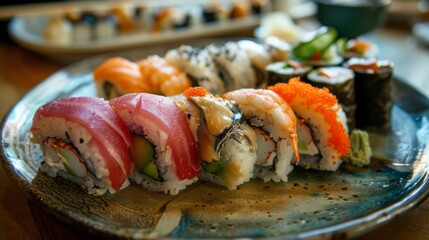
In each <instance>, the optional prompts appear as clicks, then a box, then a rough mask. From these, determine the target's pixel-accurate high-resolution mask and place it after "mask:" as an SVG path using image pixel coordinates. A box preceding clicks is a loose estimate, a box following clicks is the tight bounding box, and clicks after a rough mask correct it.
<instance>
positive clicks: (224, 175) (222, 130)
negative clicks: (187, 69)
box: [180, 87, 256, 190]
mask: <svg viewBox="0 0 429 240" xmlns="http://www.w3.org/2000/svg"><path fill="white" fill-rule="evenodd" d="M184 96H185V97H186V99H187V101H188V102H190V103H192V104H193V105H195V106H196V107H197V108H198V109H199V112H200V113H199V116H201V118H200V121H199V125H198V128H197V137H198V146H199V153H200V154H199V155H200V159H201V161H202V167H203V172H202V173H201V174H200V178H201V179H203V180H207V181H210V182H213V183H215V184H219V185H222V186H225V187H226V188H227V189H229V190H234V189H236V188H237V187H238V186H239V185H240V184H243V183H245V182H247V181H249V180H250V179H251V178H252V176H253V170H254V164H255V160H256V147H255V142H256V135H255V133H254V131H253V129H252V128H251V127H250V126H248V125H247V124H246V123H244V122H243V118H242V113H241V111H240V109H239V108H238V106H237V105H236V104H234V103H232V102H230V101H228V100H225V99H223V98H220V97H215V96H213V95H212V94H210V93H209V92H208V91H206V90H205V89H204V88H202V87H196V88H189V89H187V90H186V91H185V92H184ZM180 105H182V106H185V105H184V104H180ZM182 110H183V111H185V112H186V113H187V115H188V116H197V115H196V114H193V113H192V111H190V110H188V109H187V108H186V109H184V108H182Z"/></svg>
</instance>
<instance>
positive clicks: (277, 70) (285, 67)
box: [265, 60, 312, 85]
mask: <svg viewBox="0 0 429 240" xmlns="http://www.w3.org/2000/svg"><path fill="white" fill-rule="evenodd" d="M311 69H312V68H311V67H310V66H307V65H305V64H302V63H300V62H298V61H295V60H287V61H284V62H274V63H271V64H269V65H267V66H266V67H265V71H266V72H267V74H268V85H274V84H276V83H287V82H288V81H289V79H291V78H294V77H299V78H301V79H306V77H307V74H308V73H309V72H310V71H311Z"/></svg>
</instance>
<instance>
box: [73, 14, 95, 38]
mask: <svg viewBox="0 0 429 240" xmlns="http://www.w3.org/2000/svg"><path fill="white" fill-rule="evenodd" d="M96 23H97V16H95V14H94V13H91V12H84V13H82V14H81V16H80V19H79V21H78V22H75V24H74V26H73V40H74V41H75V42H76V43H86V42H88V41H92V40H94V39H95V25H96Z"/></svg>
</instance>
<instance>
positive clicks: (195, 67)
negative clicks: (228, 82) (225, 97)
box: [164, 45, 225, 94]
mask: <svg viewBox="0 0 429 240" xmlns="http://www.w3.org/2000/svg"><path fill="white" fill-rule="evenodd" d="M164 57H165V59H166V60H167V61H168V62H169V63H171V64H172V65H174V66H175V67H177V68H178V69H180V70H181V71H183V72H185V73H186V74H187V75H188V77H189V78H190V79H191V81H192V82H193V84H194V85H197V86H201V87H203V88H205V89H207V90H208V91H210V92H211V93H213V94H222V93H223V92H225V84H224V83H223V81H222V79H221V78H220V77H219V74H218V70H217V67H216V64H215V62H214V61H213V59H212V57H211V54H210V53H209V51H208V50H206V49H204V48H194V47H192V46H188V45H182V46H180V47H179V48H176V49H171V50H169V51H168V52H167V53H166V54H165V56H164Z"/></svg>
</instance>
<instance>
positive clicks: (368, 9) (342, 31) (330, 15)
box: [315, 0, 390, 38]
mask: <svg viewBox="0 0 429 240" xmlns="http://www.w3.org/2000/svg"><path fill="white" fill-rule="evenodd" d="M315 3H316V5H317V13H316V18H317V20H318V21H319V22H320V23H321V24H322V25H325V26H330V27H333V28H335V29H336V30H337V31H338V35H339V37H347V38H356V37H358V36H360V35H362V34H364V33H367V32H370V31H372V30H374V29H375V28H377V27H378V26H380V25H381V23H382V22H383V21H384V19H385V18H386V15H387V14H386V13H387V11H386V10H387V7H388V5H389V4H390V0H315Z"/></svg>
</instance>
